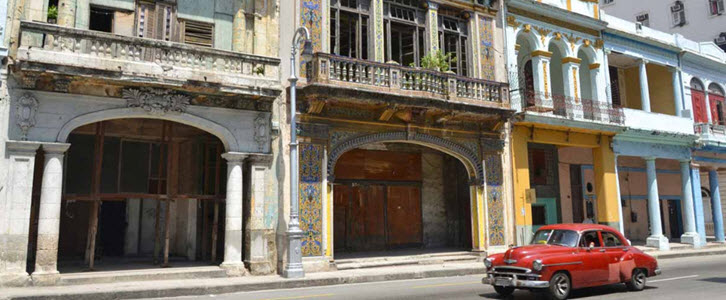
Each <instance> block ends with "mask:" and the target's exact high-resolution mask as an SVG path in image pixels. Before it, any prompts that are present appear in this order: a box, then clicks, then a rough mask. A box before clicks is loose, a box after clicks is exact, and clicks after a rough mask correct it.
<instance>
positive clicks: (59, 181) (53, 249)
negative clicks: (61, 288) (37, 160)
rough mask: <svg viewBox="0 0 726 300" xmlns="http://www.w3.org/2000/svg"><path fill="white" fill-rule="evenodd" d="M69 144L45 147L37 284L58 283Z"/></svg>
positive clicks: (36, 272) (36, 266) (39, 213)
mask: <svg viewBox="0 0 726 300" xmlns="http://www.w3.org/2000/svg"><path fill="white" fill-rule="evenodd" d="M70 146H71V145H70V144H44V145H43V152H44V154H45V155H44V156H45V164H44V167H43V178H42V182H41V189H40V209H39V211H38V242H37V248H36V252H35V253H36V255H35V271H34V272H33V275H32V277H33V283H34V284H55V283H56V282H58V279H60V275H59V273H58V268H57V264H58V237H59V234H60V214H61V196H62V194H63V156H64V153H65V152H66V151H67V150H68V147H70Z"/></svg>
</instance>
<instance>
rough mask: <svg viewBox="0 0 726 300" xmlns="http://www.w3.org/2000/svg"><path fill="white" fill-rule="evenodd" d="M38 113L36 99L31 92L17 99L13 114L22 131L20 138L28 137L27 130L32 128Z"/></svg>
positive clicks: (25, 138)
mask: <svg viewBox="0 0 726 300" xmlns="http://www.w3.org/2000/svg"><path fill="white" fill-rule="evenodd" d="M37 114H38V99H35V97H34V96H33V95H31V94H24V95H23V96H21V97H20V99H18V106H17V107H16V108H15V116H16V120H17V124H18V127H20V131H22V133H23V137H22V140H24V141H25V140H27V139H28V130H30V128H33V127H34V126H35V123H36V119H35V117H36V115H37Z"/></svg>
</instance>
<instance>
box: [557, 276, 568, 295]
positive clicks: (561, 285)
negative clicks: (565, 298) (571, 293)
mask: <svg viewBox="0 0 726 300" xmlns="http://www.w3.org/2000/svg"><path fill="white" fill-rule="evenodd" d="M555 286H556V288H557V293H558V294H560V295H565V294H567V290H568V289H569V286H568V285H567V279H565V278H564V277H559V278H557V280H556V281H555Z"/></svg>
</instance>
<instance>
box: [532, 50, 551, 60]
mask: <svg viewBox="0 0 726 300" xmlns="http://www.w3.org/2000/svg"><path fill="white" fill-rule="evenodd" d="M536 56H542V57H548V58H549V57H552V52H549V51H544V50H535V51H532V57H536Z"/></svg>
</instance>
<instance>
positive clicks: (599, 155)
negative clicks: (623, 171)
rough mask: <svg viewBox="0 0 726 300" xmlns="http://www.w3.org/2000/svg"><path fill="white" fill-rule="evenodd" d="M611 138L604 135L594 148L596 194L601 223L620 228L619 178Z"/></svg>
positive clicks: (598, 219) (598, 217) (598, 215)
mask: <svg viewBox="0 0 726 300" xmlns="http://www.w3.org/2000/svg"><path fill="white" fill-rule="evenodd" d="M610 141H611V138H610V137H607V136H603V137H601V139H600V145H599V146H598V147H597V148H594V149H593V150H592V157H593V173H595V195H596V199H597V221H598V223H600V224H604V225H608V226H610V227H612V228H618V227H619V226H620V225H619V223H620V218H619V217H620V213H619V212H618V207H620V199H619V198H618V188H617V186H618V178H617V175H616V174H617V173H616V171H615V168H616V165H615V153H613V150H612V148H611V147H610Z"/></svg>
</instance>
